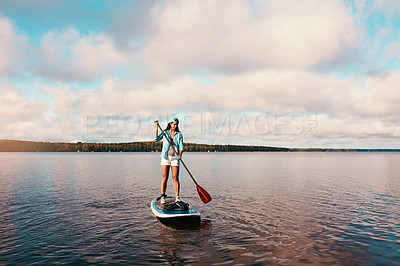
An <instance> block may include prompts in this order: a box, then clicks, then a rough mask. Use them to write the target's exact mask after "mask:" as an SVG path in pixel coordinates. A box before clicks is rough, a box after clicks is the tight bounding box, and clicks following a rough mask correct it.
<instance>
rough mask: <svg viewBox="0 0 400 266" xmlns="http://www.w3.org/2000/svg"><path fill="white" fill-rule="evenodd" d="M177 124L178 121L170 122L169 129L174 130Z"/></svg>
mask: <svg viewBox="0 0 400 266" xmlns="http://www.w3.org/2000/svg"><path fill="white" fill-rule="evenodd" d="M177 126H178V122H173V123H171V129H172V130H175V129H176V127H177Z"/></svg>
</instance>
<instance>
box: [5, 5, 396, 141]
mask: <svg viewBox="0 0 400 266" xmlns="http://www.w3.org/2000/svg"><path fill="white" fill-rule="evenodd" d="M399 33H400V5H399V3H398V1H397V0H375V1H373V0H329V1H321V0H302V1H296V0H265V1H263V0H231V1H227V0H191V1H187V0H186V1H184V0H171V1H168V0H166V1H156V0H154V1H122V0H115V1H106V0H104V1H94V0H87V1H79V0H57V1H54V0H37V1H29V0H2V1H1V2H0V92H1V93H0V139H14V140H32V141H49V142H55V141H62V142H77V141H82V142H133V141H151V140H152V139H153V135H154V124H153V121H154V120H159V121H160V124H161V125H162V126H163V127H165V126H166V124H167V122H168V121H169V120H170V119H171V118H172V117H175V116H176V117H178V118H179V119H180V124H179V127H180V130H181V132H182V133H183V136H184V141H185V142H192V143H193V142H194V143H207V144H242V145H265V146H277V147H299V148H300V147H304V148H310V147H315V148H397V149H398V148H400V123H399V121H400V104H399V103H400V34H399Z"/></svg>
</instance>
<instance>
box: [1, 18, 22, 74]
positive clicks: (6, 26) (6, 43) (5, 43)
mask: <svg viewBox="0 0 400 266" xmlns="http://www.w3.org/2000/svg"><path fill="white" fill-rule="evenodd" d="M28 48H29V46H28V43H27V40H26V37H25V36H24V35H22V34H18V33H17V32H16V31H15V29H14V27H13V23H12V21H11V20H10V19H8V18H7V17H3V16H1V15H0V76H6V75H9V74H13V73H17V72H18V71H19V70H20V68H21V67H22V66H23V65H24V63H26V62H25V60H24V58H25V55H26V51H27V49H28Z"/></svg>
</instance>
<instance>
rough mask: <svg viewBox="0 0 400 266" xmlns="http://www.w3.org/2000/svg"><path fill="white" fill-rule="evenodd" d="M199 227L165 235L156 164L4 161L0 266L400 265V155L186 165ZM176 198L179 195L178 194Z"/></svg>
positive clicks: (98, 158)
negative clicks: (156, 203) (156, 207)
mask: <svg viewBox="0 0 400 266" xmlns="http://www.w3.org/2000/svg"><path fill="white" fill-rule="evenodd" d="M185 162H186V164H187V165H188V166H189V167H190V170H191V171H192V173H193V174H194V175H195V176H196V179H197V180H198V181H199V183H200V184H201V185H202V186H203V187H204V188H206V189H207V191H208V192H209V193H210V194H211V195H212V196H213V201H212V202H210V203H209V204H207V205H203V204H202V203H201V201H200V199H199V198H198V196H197V193H196V188H195V186H194V184H193V183H192V181H191V180H190V178H189V177H188V176H187V175H186V173H183V172H182V174H181V182H182V192H181V194H182V196H183V198H184V200H186V201H188V202H189V203H191V205H192V206H193V207H195V208H196V209H197V210H199V211H200V212H201V213H202V222H201V224H200V226H199V227H196V228H187V229H183V230H182V229H176V228H171V227H168V226H164V225H163V224H161V223H159V222H158V221H157V220H156V219H155V218H154V217H153V215H152V213H151V210H150V202H151V200H152V199H153V198H154V195H158V193H159V183H160V166H159V154H156V153H118V154H116V153H101V154H99V153H94V154H93V153H90V154H88V153H86V154H85V153H79V154H75V153H74V154H72V153H1V154H0V164H1V166H2V169H1V175H0V187H1V190H0V264H5V263H8V264H33V263H40V264H52V263H56V262H63V263H68V264H76V263H80V264H109V263H127V264H150V263H156V264H165V263H169V264H186V263H189V264H210V263H225V264H230V263H234V264H257V263H258V264H271V263H272V264H279V263H282V264H305V263H314V264H333V263H339V262H340V263H346V264H366V263H371V264H395V263H397V262H398V261H400V255H399V254H400V223H399V222H398V221H399V219H400V207H399V206H400V194H399V191H400V179H399V176H400V154H397V153H358V154H357V153H211V154H210V153H188V154H186V156H185ZM169 185H170V186H169V188H168V191H169V192H170V193H172V191H173V188H172V182H170V184H169Z"/></svg>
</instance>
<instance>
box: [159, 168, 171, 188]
mask: <svg viewBox="0 0 400 266" xmlns="http://www.w3.org/2000/svg"><path fill="white" fill-rule="evenodd" d="M169 167H170V166H169V165H161V172H162V180H161V195H163V194H165V191H166V190H167V181H168V176H169Z"/></svg>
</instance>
